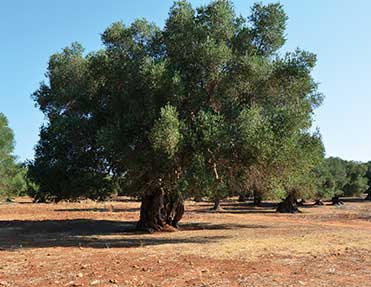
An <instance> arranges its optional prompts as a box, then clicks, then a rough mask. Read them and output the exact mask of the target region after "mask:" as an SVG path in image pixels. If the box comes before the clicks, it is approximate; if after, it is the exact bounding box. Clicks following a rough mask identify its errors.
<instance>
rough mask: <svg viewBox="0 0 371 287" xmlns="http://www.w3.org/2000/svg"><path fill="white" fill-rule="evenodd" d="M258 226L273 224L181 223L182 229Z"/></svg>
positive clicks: (234, 228)
mask: <svg viewBox="0 0 371 287" xmlns="http://www.w3.org/2000/svg"><path fill="white" fill-rule="evenodd" d="M258 228H271V226H269V227H268V226H266V225H260V224H234V223H226V224H211V223H207V222H202V223H198V222H197V223H183V224H180V230H185V231H188V230H236V229H258Z"/></svg>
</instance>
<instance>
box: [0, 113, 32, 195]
mask: <svg viewBox="0 0 371 287" xmlns="http://www.w3.org/2000/svg"><path fill="white" fill-rule="evenodd" d="M13 149H14V135H13V132H12V130H11V129H10V128H9V126H8V120H7V118H6V117H5V115H4V114H2V113H0V199H4V198H6V199H9V200H10V199H11V198H12V197H15V196H17V195H20V194H23V193H24V192H25V191H26V188H27V187H26V182H25V178H24V175H25V168H24V167H22V165H20V164H18V163H17V162H16V158H15V157H14V156H13V154H12V153H13Z"/></svg>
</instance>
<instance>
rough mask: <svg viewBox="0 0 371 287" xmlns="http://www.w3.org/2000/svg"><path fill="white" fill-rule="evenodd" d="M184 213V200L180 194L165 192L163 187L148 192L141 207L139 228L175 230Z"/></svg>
mask: <svg viewBox="0 0 371 287" xmlns="http://www.w3.org/2000/svg"><path fill="white" fill-rule="evenodd" d="M183 214H184V202H183V199H182V197H181V196H180V195H178V194H168V193H165V192H164V190H163V189H162V188H157V189H156V190H154V191H152V192H150V193H146V194H145V195H143V197H142V204H141V207H140V219H139V221H138V224H137V227H138V228H139V229H144V230H148V231H150V232H154V231H166V230H174V229H175V228H178V222H179V221H180V220H181V219H182V217H183Z"/></svg>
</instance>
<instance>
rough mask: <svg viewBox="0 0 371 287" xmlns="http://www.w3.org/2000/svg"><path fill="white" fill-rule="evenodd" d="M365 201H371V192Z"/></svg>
mask: <svg viewBox="0 0 371 287" xmlns="http://www.w3.org/2000/svg"><path fill="white" fill-rule="evenodd" d="M365 200H371V192H370V193H368V194H367V196H366V198H365Z"/></svg>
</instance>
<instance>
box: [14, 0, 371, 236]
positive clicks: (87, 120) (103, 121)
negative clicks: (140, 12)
mask: <svg viewBox="0 0 371 287" xmlns="http://www.w3.org/2000/svg"><path fill="white" fill-rule="evenodd" d="M286 21H287V15H286V14H285V12H284V10H283V7H282V6H281V5H280V4H268V5H263V4H255V5H254V6H253V7H252V9H251V14H250V16H249V17H247V18H244V17H242V16H238V15H237V14H236V12H235V11H234V8H233V5H232V3H231V2H230V1H228V0H215V1H212V2H211V3H210V4H208V5H206V6H201V7H198V8H193V7H192V6H191V4H190V3H189V2H187V1H185V0H181V1H177V2H175V3H174V5H173V6H172V8H171V9H170V12H169V16H168V19H167V20H166V23H165V26H164V27H163V28H160V27H157V26H156V25H155V24H153V23H150V22H148V21H147V20H145V19H140V20H136V21H134V22H133V23H132V24H131V25H129V26H127V25H124V24H123V23H122V22H117V23H114V24H112V25H111V26H110V27H108V28H107V29H106V30H105V31H104V32H103V34H102V36H101V38H102V42H103V45H104V48H103V49H102V50H99V51H96V52H91V53H88V54H86V53H84V49H83V48H82V46H81V45H80V44H78V43H73V44H72V45H71V46H70V47H67V48H65V49H63V51H61V52H60V53H56V54H54V55H52V56H51V57H50V60H49V65H48V70H47V81H45V82H43V83H41V85H40V87H39V89H38V90H37V91H36V92H35V93H34V94H33V98H34V100H35V102H36V103H37V105H38V107H39V108H40V110H41V111H42V112H43V113H44V115H45V117H46V119H47V122H46V123H45V124H44V126H43V127H42V128H41V132H40V141H39V142H38V144H37V147H36V149H35V158H34V160H33V161H32V162H30V163H29V165H28V169H29V170H28V178H29V179H30V180H31V181H33V182H34V183H35V186H37V188H33V189H32V190H31V195H32V196H33V197H34V199H35V201H40V202H41V201H60V200H66V199H68V200H76V199H79V198H91V199H105V198H107V197H108V196H110V194H112V193H113V192H117V190H119V191H120V192H121V193H124V194H126V195H132V196H137V197H140V198H141V200H142V205H141V211H140V220H139V222H138V226H139V227H141V228H146V229H151V230H157V231H159V230H163V229H164V228H165V227H166V226H167V225H170V226H173V227H177V224H178V222H179V221H180V219H181V218H182V215H183V213H184V201H183V200H184V198H185V197H191V196H192V197H194V196H196V197H197V196H198V197H208V198H209V199H211V200H213V202H214V209H218V208H220V200H221V199H223V198H224V197H226V196H229V195H241V194H253V195H254V197H255V198H256V203H257V204H258V203H259V202H260V200H262V199H268V198H269V199H279V200H281V201H282V202H281V204H280V205H279V206H278V209H277V210H278V211H280V212H296V211H297V206H296V201H297V199H299V198H301V199H308V198H311V199H318V201H319V200H320V199H323V198H336V197H338V196H340V195H353V194H359V193H361V192H363V191H365V189H367V187H368V186H367V180H365V177H364V176H365V174H366V171H367V172H368V174H370V169H368V170H367V168H366V167H365V165H360V164H358V163H354V162H348V163H347V164H345V165H343V162H339V161H341V160H340V159H335V158H330V159H327V160H324V147H323V144H322V140H321V136H320V133H319V131H317V130H316V131H313V128H312V123H313V113H314V111H315V109H316V108H317V107H318V106H319V105H320V104H321V103H322V99H323V96H322V94H321V93H319V92H318V84H317V83H316V82H315V81H314V79H313V78H312V75H311V72H312V70H313V68H314V67H315V64H316V56H315V55H314V54H313V53H310V52H307V51H304V50H301V49H299V48H298V49H296V50H295V51H293V52H290V53H282V52H280V49H281V48H282V46H283V45H284V43H285V28H286ZM9 148H10V147H9ZM369 166H370V165H369ZM369 178H370V177H369ZM370 180H371V179H370Z"/></svg>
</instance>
